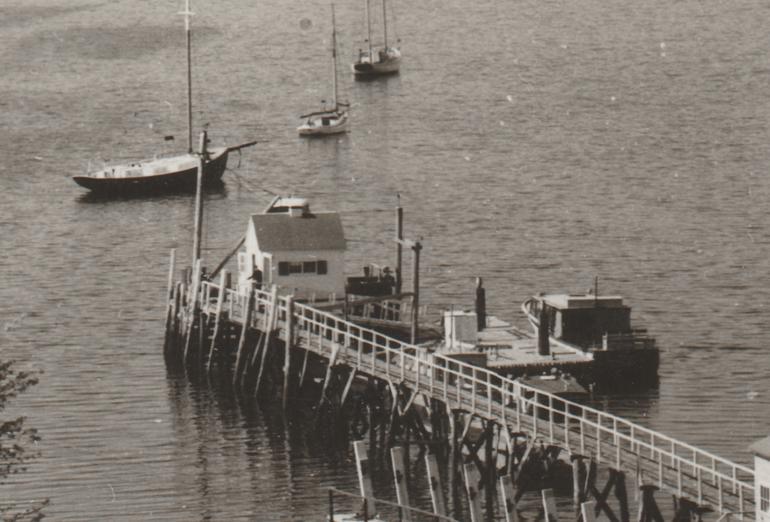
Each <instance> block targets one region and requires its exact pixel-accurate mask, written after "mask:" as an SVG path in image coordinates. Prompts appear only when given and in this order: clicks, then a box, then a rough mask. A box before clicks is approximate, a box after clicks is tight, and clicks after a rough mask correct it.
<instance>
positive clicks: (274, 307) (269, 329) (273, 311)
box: [254, 285, 278, 397]
mask: <svg viewBox="0 0 770 522" xmlns="http://www.w3.org/2000/svg"><path fill="white" fill-rule="evenodd" d="M268 306H269V307H270V311H269V312H268V314H267V322H266V323H265V331H264V335H263V336H262V347H261V349H262V361H261V362H260V365H259V372H258V373H257V383H256V385H255V386H254V396H255V397H256V396H257V394H258V393H259V387H260V385H261V384H262V375H264V372H265V360H266V359H267V351H268V349H269V348H270V338H271V336H272V333H273V330H274V329H275V323H276V321H277V318H278V287H277V286H276V285H273V288H272V291H271V292H270V303H269V305H268ZM258 349H259V347H258ZM256 355H257V354H256V353H255V354H254V359H256Z"/></svg>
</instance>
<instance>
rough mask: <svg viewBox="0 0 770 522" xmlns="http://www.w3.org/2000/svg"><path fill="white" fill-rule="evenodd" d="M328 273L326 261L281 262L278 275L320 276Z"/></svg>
mask: <svg viewBox="0 0 770 522" xmlns="http://www.w3.org/2000/svg"><path fill="white" fill-rule="evenodd" d="M327 272H328V266H327V263H326V261H291V262H290V261H280V262H279V263H278V275H279V276H287V275H290V274H320V275H324V274H326V273H327Z"/></svg>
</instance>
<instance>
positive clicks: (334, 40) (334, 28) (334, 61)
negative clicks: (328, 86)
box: [332, 4, 337, 111]
mask: <svg viewBox="0 0 770 522" xmlns="http://www.w3.org/2000/svg"><path fill="white" fill-rule="evenodd" d="M332 67H333V68H334V74H333V76H332V78H333V79H334V80H333V82H334V83H332V87H333V89H334V110H335V111H336V110H337V26H336V25H335V19H334V4H332Z"/></svg>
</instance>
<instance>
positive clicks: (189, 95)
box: [179, 0, 195, 154]
mask: <svg viewBox="0 0 770 522" xmlns="http://www.w3.org/2000/svg"><path fill="white" fill-rule="evenodd" d="M179 14H181V15H184V29H185V34H186V35H187V153H188V154H192V151H193V148H192V59H191V58H190V16H192V15H193V14H195V13H193V12H192V11H190V0H186V1H185V10H184V12H183V13H179Z"/></svg>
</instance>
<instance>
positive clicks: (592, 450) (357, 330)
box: [199, 282, 754, 517]
mask: <svg viewBox="0 0 770 522" xmlns="http://www.w3.org/2000/svg"><path fill="white" fill-rule="evenodd" d="M222 290H224V295H225V301H224V302H223V303H222V305H218V303H216V300H217V299H218V297H219V294H220V292H221V291H222ZM199 296H200V305H201V307H202V308H203V309H204V310H213V309H219V310H221V311H223V312H226V313H227V314H228V316H229V318H230V319H231V320H233V321H236V322H242V321H243V320H244V319H245V318H244V317H243V316H244V313H245V310H246V300H247V299H248V297H247V296H245V295H243V294H241V293H238V292H235V291H233V290H228V289H220V287H219V286H218V285H216V284H213V283H208V282H204V283H203V284H202V288H201V292H200V294H199ZM275 300H276V301H277V302H276V303H273V296H271V294H270V293H268V292H264V291H256V292H255V301H256V306H255V307H254V310H255V313H254V315H253V316H252V317H250V318H249V321H250V324H251V325H252V326H254V327H257V328H264V327H265V326H264V325H265V323H266V318H267V316H268V315H269V314H268V310H269V309H270V307H271V306H277V316H276V323H275V330H276V331H277V332H276V334H277V336H278V337H279V338H281V339H282V340H284V341H286V340H287V339H286V335H287V331H288V330H289V328H287V326H288V323H289V321H291V322H292V328H291V331H293V332H294V335H295V336H294V338H293V339H292V342H291V344H292V345H295V346H299V347H301V348H303V349H305V350H310V351H313V352H315V353H317V354H319V355H321V356H323V357H325V358H327V359H328V360H329V364H332V365H333V364H346V365H348V366H349V367H351V368H352V369H353V370H354V371H356V372H360V373H363V374H368V375H371V376H374V377H377V378H378V379H382V380H385V381H387V382H388V383H389V384H390V386H392V387H395V386H406V387H407V388H408V389H409V390H411V392H412V395H411V399H410V403H412V402H413V401H414V400H415V398H417V397H418V396H420V395H422V396H423V397H425V398H434V399H439V400H442V401H443V402H444V403H445V404H447V405H449V406H450V407H451V408H453V409H456V410H461V411H463V412H465V413H468V414H472V415H475V416H478V417H481V418H484V419H489V420H493V421H495V422H497V423H499V424H501V425H503V426H505V427H507V428H508V429H512V430H516V431H519V432H521V431H524V432H527V433H529V434H530V435H531V436H532V438H533V439H540V440H542V441H544V442H547V443H548V444H551V445H555V446H559V447H561V448H563V449H565V450H567V451H568V452H570V453H572V454H578V455H583V456H587V457H592V458H594V459H596V460H597V461H600V462H604V463H606V464H608V465H610V466H612V467H614V468H615V469H618V470H631V471H632V472H634V473H636V475H637V477H638V479H639V480H640V483H652V484H655V485H657V486H658V487H660V488H662V489H666V490H668V491H669V492H672V493H674V494H676V495H678V496H679V497H686V498H689V499H691V500H693V501H696V502H697V503H698V504H701V505H707V506H709V507H711V508H712V509H714V510H717V511H718V512H720V513H722V512H731V513H735V514H737V515H738V516H740V517H743V516H744V514H747V515H748V514H750V513H752V512H753V510H754V471H753V470H752V469H751V468H748V467H746V466H742V465H740V464H736V463H733V462H731V461H729V460H727V459H724V458H722V457H719V456H717V455H714V454H712V453H709V452H707V451H704V450H702V449H699V448H696V447H695V446H693V445H691V444H688V443H685V442H682V441H679V440H676V439H674V438H672V437H668V436H666V435H664V434H662V433H659V432H657V431H655V430H651V429H649V428H646V427H644V426H641V425H639V424H636V423H633V422H630V421H628V420H626V419H623V418H621V417H618V416H616V415H612V414H610V413H606V412H603V411H600V410H597V409H594V408H590V407H587V406H584V405H581V404H578V403H575V402H572V401H568V400H565V399H563V398H560V397H558V396H556V395H553V394H551V393H548V392H545V391H542V390H539V389H537V388H534V387H532V386H528V385H525V384H522V383H520V382H518V381H515V380H511V379H508V378H506V377H503V376H502V375H500V374H498V373H496V372H493V371H490V370H487V369H486V368H482V367H479V366H474V365H471V364H467V363H464V362H462V361H459V360H456V359H453V358H451V357H449V356H445V355H441V354H437V353H431V352H429V351H428V350H426V349H424V348H421V347H419V346H415V345H411V344H409V343H405V342H402V341H399V340H397V339H394V338H392V337H388V336H386V335H384V334H382V333H379V332H377V331H375V330H372V329H369V328H364V327H361V326H359V325H356V324H354V323H352V322H349V321H345V320H344V319H342V318H340V317H339V316H336V315H334V314H332V313H329V312H325V311H321V310H318V309H316V308H314V307H313V306H311V305H306V304H301V303H294V305H293V310H294V313H293V316H292V317H291V318H288V317H287V302H286V298H285V297H282V296H276V299H275ZM506 431H507V430H506ZM749 517H750V515H749Z"/></svg>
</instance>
